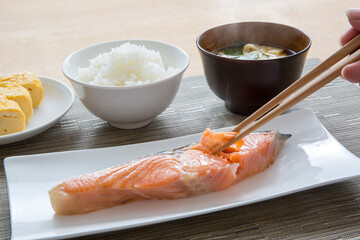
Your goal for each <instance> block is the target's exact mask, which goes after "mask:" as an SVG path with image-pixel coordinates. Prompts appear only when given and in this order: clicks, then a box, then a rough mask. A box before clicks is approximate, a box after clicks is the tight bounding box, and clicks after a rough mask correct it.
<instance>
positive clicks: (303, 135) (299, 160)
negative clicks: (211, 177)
mask: <svg viewBox="0 0 360 240" xmlns="http://www.w3.org/2000/svg"><path fill="white" fill-rule="evenodd" d="M227 129H230V128H227ZM262 129H263V130H265V129H278V130H279V131H280V132H282V133H291V134H292V137H291V138H290V139H289V140H288V141H287V143H286V145H285V147H284V148H283V150H282V151H281V153H280V155H279V156H278V158H277V160H276V161H275V163H274V164H273V165H272V166H270V168H269V169H267V170H266V171H265V172H263V173H260V174H258V175H256V176H254V177H251V178H249V179H247V180H245V181H242V182H240V183H238V184H236V185H234V186H232V187H230V188H229V189H227V190H225V191H221V192H216V193H211V194H207V195H202V196H197V197H192V198H187V199H180V200H156V201H155V200H149V201H139V202H134V203H128V204H124V205H120V206H117V207H113V208H110V209H105V210H101V211H96V212H93V213H88V214H84V215H75V216H57V215H55V214H54V212H53V210H52V208H51V205H50V201H49V197H48V190H49V189H51V188H52V187H54V186H55V185H57V184H59V183H61V182H62V181H64V180H66V179H69V178H71V177H74V176H78V175H81V174H84V173H90V172H94V171H97V170H100V169H103V168H107V167H110V166H114V165H119V164H121V163H125V162H128V161H131V160H134V159H136V158H138V157H141V156H145V155H148V154H151V153H155V152H159V151H163V150H170V149H174V148H176V147H180V146H184V145H187V144H189V143H192V142H196V141H199V139H200V137H201V133H200V134H196V135H190V136H184V137H179V138H173V139H167V140H162V141H156V142H148V143H140V144H134V145H127V146H120V147H111V148H102V149H93V150H80V151H71V152H60V153H49V154H39V155H30V156H18V157H9V158H7V159H5V171H6V177H7V181H8V188H9V201H10V213H11V229H12V238H13V239H51V238H67V237H75V236H82V235H88V234H95V233H101V232H106V231H113V230H120V229H126V228H132V227H137V226H143V225H148V224H153V223H159V222H164V221H169V220H174V219H180V218H185V217H190V216H195V215H200V214H204V213H209V212H215V211H219V210H224V209H228V208H233V207H237V206H243V205H246V204H250V203H254V202H259V201H263V200H266V199H270V198H275V197H279V196H283V195H286V194H290V193H294V192H298V191H301V190H305V189H310V188H314V187H318V186H322V185H326V184H330V183H334V182H339V181H343V180H345V179H349V178H353V177H356V176H359V175H360V170H359V169H360V159H359V158H357V157H356V156H354V155H353V154H351V153H350V152H349V151H348V150H346V149H345V148H344V147H343V146H342V145H341V144H340V143H339V142H337V141H336V140H335V139H334V138H333V137H332V136H331V135H330V134H329V132H328V131H327V130H326V129H325V128H324V127H323V126H322V125H321V123H320V122H319V121H318V119H317V118H316V117H315V116H314V114H313V113H312V112H311V111H310V110H301V111H297V112H291V113H288V114H285V115H282V116H279V117H277V118H276V119H274V120H273V121H272V122H270V123H269V124H267V125H266V126H264V127H263V128H262ZM222 130H224V129H222Z"/></svg>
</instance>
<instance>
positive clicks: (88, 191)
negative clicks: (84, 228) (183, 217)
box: [49, 129, 291, 215]
mask: <svg viewBox="0 0 360 240" xmlns="http://www.w3.org/2000/svg"><path fill="white" fill-rule="evenodd" d="M236 134H237V133H236V132H217V133H216V132H215V133H214V132H211V131H210V130H209V129H206V131H204V133H203V135H202V138H201V140H200V142H199V143H197V144H192V145H190V146H186V147H183V148H179V149H176V150H173V151H169V152H162V153H159V154H154V155H150V156H146V157H144V158H141V159H138V160H135V161H133V162H129V163H126V164H122V165H119V166H115V167H111V168H108V169H104V170H101V171H98V172H95V173H91V174H84V175H82V176H78V177H75V178H72V179H69V180H67V181H65V182H63V183H61V184H59V185H57V186H56V187H54V188H53V189H51V190H50V191H49V196H50V201H51V205H52V207H53V209H54V211H55V213H56V214H59V215H73V214H83V213H88V212H92V211H95V210H99V209H104V208H108V207H113V206H116V205H119V204H123V203H126V202H129V201H135V200H145V199H178V198H186V197H190V196H194V195H199V194H205V193H209V192H216V191H221V190H224V189H227V188H228V187H230V186H231V185H233V184H235V183H237V182H239V181H241V180H243V179H245V178H248V177H251V176H253V175H254V174H256V173H259V172H262V171H264V170H265V169H266V168H268V167H269V166H270V165H271V164H272V163H273V162H274V160H275V158H276V156H277V155H278V153H279V151H280V149H281V148H282V146H283V145H284V143H285V141H286V140H287V139H288V138H289V137H290V136H291V135H289V134H280V133H278V132H277V131H268V132H256V133H251V134H249V135H248V136H246V137H245V138H243V139H241V140H240V141H238V142H236V143H235V144H233V145H231V146H230V147H228V148H227V149H225V150H224V151H222V152H220V153H219V154H216V155H213V154H212V152H214V150H216V149H217V148H218V147H219V146H221V145H222V144H225V143H226V142H228V141H229V140H230V139H232V138H233V137H234V136H235V135H236Z"/></svg>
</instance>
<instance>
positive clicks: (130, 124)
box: [109, 119, 152, 129]
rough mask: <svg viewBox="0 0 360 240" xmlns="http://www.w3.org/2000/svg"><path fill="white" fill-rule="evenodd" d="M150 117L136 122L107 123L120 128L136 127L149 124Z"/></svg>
mask: <svg viewBox="0 0 360 240" xmlns="http://www.w3.org/2000/svg"><path fill="white" fill-rule="evenodd" d="M151 121H152V119H150V120H146V121H143V122H136V123H119V122H109V124H110V125H111V126H113V127H116V128H120V129H136V128H141V127H145V126H146V125H148V124H150V123H151Z"/></svg>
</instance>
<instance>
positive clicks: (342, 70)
mask: <svg viewBox="0 0 360 240" xmlns="http://www.w3.org/2000/svg"><path fill="white" fill-rule="evenodd" d="M345 67H346V66H345ZM345 67H343V69H341V77H342V78H343V79H345V77H344V68H345Z"/></svg>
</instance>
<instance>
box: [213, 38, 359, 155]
mask: <svg viewBox="0 0 360 240" xmlns="http://www.w3.org/2000/svg"><path fill="white" fill-rule="evenodd" d="M353 40H355V43H354V41H352V45H353V44H354V45H355V46H356V44H358V45H357V46H358V47H357V48H359V47H360V35H358V36H357V37H356V38H355V39H353ZM344 49H345V46H344V47H343V48H341V50H342V51H341V50H340V51H338V54H336V55H335V54H333V55H332V56H331V57H330V58H334V59H332V60H331V61H328V62H330V63H332V62H333V61H335V60H337V61H336V62H338V61H340V60H341V59H342V58H343V57H341V56H344V52H343V51H349V49H350V48H346V49H345V50H344ZM339 52H340V53H339ZM351 52H353V51H350V53H351ZM346 55H347V54H346ZM346 55H345V56H346ZM358 60H360V50H357V51H356V52H355V53H353V54H351V55H350V56H349V57H348V58H347V59H345V60H344V61H343V62H341V63H340V64H338V65H336V66H335V67H334V68H333V69H330V70H329V71H328V72H327V73H325V74H324V76H321V77H320V78H319V79H317V80H316V81H314V82H312V83H311V84H308V85H306V84H304V80H301V79H300V80H301V83H300V84H297V85H298V86H297V88H296V89H290V90H291V91H288V92H287V93H286V94H282V93H281V94H282V96H281V97H278V98H277V97H276V98H277V99H278V101H279V102H280V101H281V100H283V99H285V98H288V99H286V100H284V101H283V102H282V103H280V104H279V105H278V106H277V107H276V108H274V109H273V110H271V111H270V112H268V111H269V110H270V109H271V108H272V107H274V106H276V105H277V104H278V102H276V103H275V104H274V101H273V100H271V101H270V102H273V103H272V104H274V105H273V106H272V107H270V108H269V109H267V108H261V109H263V110H262V111H257V115H258V116H262V117H261V118H260V119H259V120H258V121H255V122H252V121H254V120H256V119H257V118H258V117H255V118H254V117H253V115H254V114H255V113H256V112H255V113H254V114H253V115H251V116H250V117H252V118H254V119H253V120H252V121H247V125H249V123H253V124H252V125H251V126H250V127H248V128H246V129H245V130H244V131H243V132H240V133H239V134H237V135H236V136H235V137H234V138H233V139H232V140H230V141H229V142H228V143H226V144H225V145H223V146H221V147H220V148H219V149H218V150H216V151H215V152H214V154H216V153H219V152H221V151H223V150H224V149H226V148H227V147H229V146H230V145H232V144H234V143H235V142H237V141H238V140H240V139H241V138H243V137H245V136H246V135H248V134H249V133H251V132H253V131H254V130H256V129H258V128H259V127H260V126H262V125H264V124H265V123H267V122H269V121H270V120H272V119H273V118H275V117H276V116H278V115H280V114H281V113H283V112H284V111H286V110H287V109H289V108H291V107H292V106H294V105H295V104H297V103H298V102H300V101H301V100H303V99H304V98H306V97H308V96H309V95H311V94H313V93H314V92H316V91H317V90H319V89H320V88H322V87H323V86H325V85H326V84H328V83H330V82H331V81H332V80H334V79H335V78H337V77H338V76H340V74H341V70H342V69H343V68H344V66H345V65H347V64H349V63H353V62H355V61H358ZM319 66H320V65H319ZM319 66H318V67H317V68H319ZM329 67H330V66H328V67H326V66H324V64H322V66H321V68H322V69H321V70H315V71H314V72H315V73H318V72H321V71H322V72H324V71H325V70H326V69H328V68H329ZM323 68H325V70H324V69H323ZM311 80H312V79H310V80H308V79H306V81H308V82H310V81H311ZM298 81H299V80H298ZM301 88H303V89H301ZM299 89H300V90H299ZM296 90H299V91H298V92H297V93H295V94H294V95H291V94H292V93H293V92H295V91H296ZM279 99H280V100H279ZM266 105H267V104H266ZM269 106H271V105H270V104H269ZM264 109H265V110H264ZM266 113H267V114H266ZM264 114H266V115H264ZM246 120H247V119H246ZM239 125H241V124H239ZM239 125H238V126H239ZM243 125H245V124H243ZM238 126H237V127H236V128H235V129H237V128H238Z"/></svg>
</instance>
